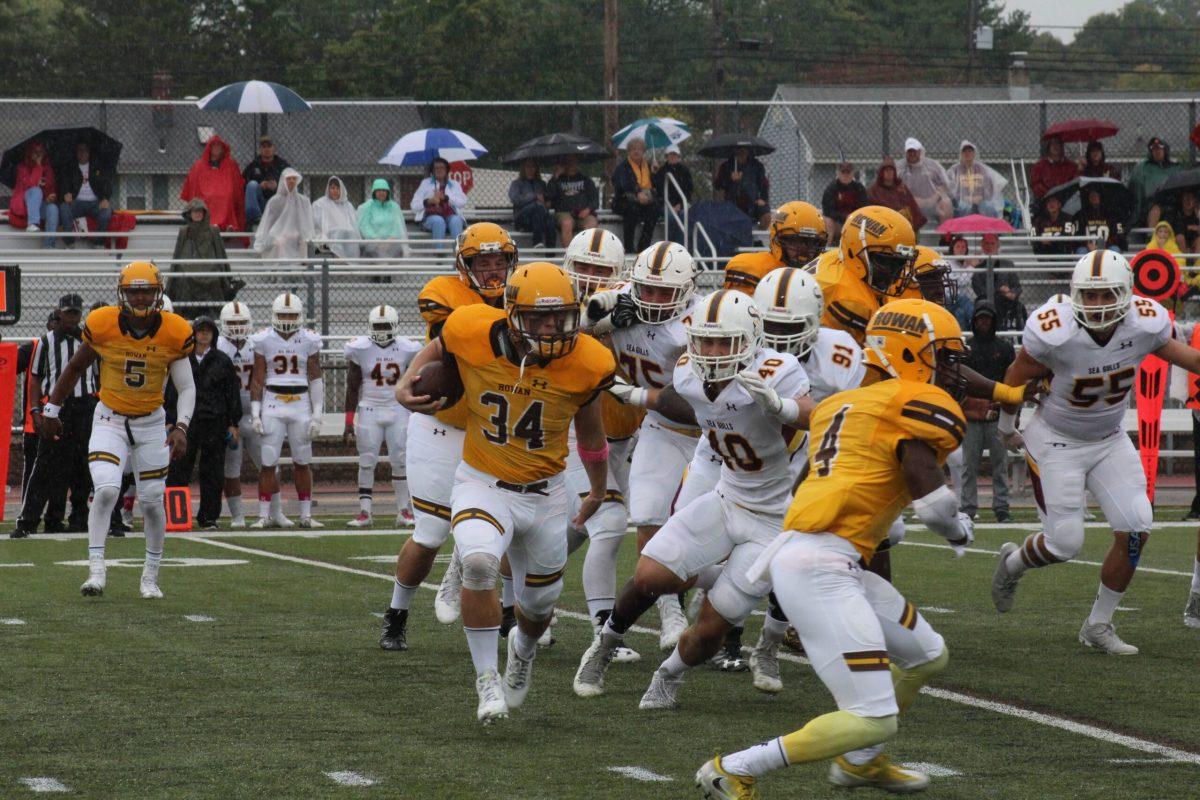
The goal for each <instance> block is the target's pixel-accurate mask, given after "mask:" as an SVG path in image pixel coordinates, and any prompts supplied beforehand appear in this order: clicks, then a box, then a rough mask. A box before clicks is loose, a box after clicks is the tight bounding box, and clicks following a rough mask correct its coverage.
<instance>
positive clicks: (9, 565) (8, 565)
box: [0, 564, 37, 569]
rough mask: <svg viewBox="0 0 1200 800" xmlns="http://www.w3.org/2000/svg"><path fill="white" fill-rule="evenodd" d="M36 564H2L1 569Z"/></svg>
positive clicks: (33, 565)
mask: <svg viewBox="0 0 1200 800" xmlns="http://www.w3.org/2000/svg"><path fill="white" fill-rule="evenodd" d="M35 566H37V565H36V564H0V569H3V568H4V567H35Z"/></svg>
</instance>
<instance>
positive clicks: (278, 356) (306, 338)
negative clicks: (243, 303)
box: [250, 328, 321, 386]
mask: <svg viewBox="0 0 1200 800" xmlns="http://www.w3.org/2000/svg"><path fill="white" fill-rule="evenodd" d="M250 346H251V347H252V348H253V349H254V353H255V355H261V356H262V357H263V359H264V360H265V361H266V362H267V378H266V385H267V386H308V357H309V356H311V355H315V354H316V353H319V352H321V335H320V334H319V333H317V332H316V331H313V330H309V329H308V328H301V329H300V330H298V331H296V332H295V333H293V334H292V335H291V336H289V337H288V338H286V339H284V338H283V337H282V336H280V335H279V333H278V331H276V330H275V329H274V328H264V329H263V330H261V331H259V332H258V333H256V334H254V335H253V336H251V337H250Z"/></svg>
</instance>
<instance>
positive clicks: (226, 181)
mask: <svg viewBox="0 0 1200 800" xmlns="http://www.w3.org/2000/svg"><path fill="white" fill-rule="evenodd" d="M193 197H199V198H200V199H201V200H203V201H204V205H205V206H207V207H208V218H209V221H210V222H211V223H212V224H213V225H216V226H217V227H218V228H220V229H221V230H223V231H242V230H245V229H246V205H245V204H246V182H245V181H244V180H242V173H241V171H240V170H238V165H237V162H236V161H234V160H233V152H232V151H231V150H230V149H229V145H228V144H226V142H225V140H224V139H222V138H221V137H220V136H217V135H215V134H214V135H213V137H212V138H211V139H209V140H208V143H207V144H205V145H204V153H203V154H202V155H201V156H200V158H198V159H196V163H195V164H192V168H191V169H190V170H188V176H187V180H186V181H184V183H183V191H182V192H180V193H179V198H180V199H181V200H183V201H185V202H186V201H188V200H191V199H192V198H193Z"/></svg>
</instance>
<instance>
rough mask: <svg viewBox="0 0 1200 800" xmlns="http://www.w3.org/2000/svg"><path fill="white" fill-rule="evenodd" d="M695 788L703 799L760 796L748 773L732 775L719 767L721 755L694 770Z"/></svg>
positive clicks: (755, 799) (743, 799) (744, 799)
mask: <svg viewBox="0 0 1200 800" xmlns="http://www.w3.org/2000/svg"><path fill="white" fill-rule="evenodd" d="M696 788H697V789H699V790H700V791H701V792H702V793H703V794H704V797H705V800H759V798H760V797H761V796H762V795H760V794H759V793H758V787H756V786H755V785H754V778H753V777H751V776H749V775H733V774H731V773H728V772H726V771H725V770H724V769H723V768H722V767H721V757H720V756H717V757H716V758H714V759H712V760H711V761H708V762H706V763H705V764H704V766H702V767H701V768H700V769H699V771H697V772H696Z"/></svg>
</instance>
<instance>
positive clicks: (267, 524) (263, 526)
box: [250, 517, 275, 531]
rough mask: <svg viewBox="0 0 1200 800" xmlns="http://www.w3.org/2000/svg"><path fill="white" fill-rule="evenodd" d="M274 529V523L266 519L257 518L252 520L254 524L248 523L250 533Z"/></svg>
mask: <svg viewBox="0 0 1200 800" xmlns="http://www.w3.org/2000/svg"><path fill="white" fill-rule="evenodd" d="M274 527H275V523H273V522H271V520H269V519H267V518H266V517H259V518H258V519H256V520H254V522H252V523H250V530H252V531H263V530H267V529H268V528H274Z"/></svg>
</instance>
